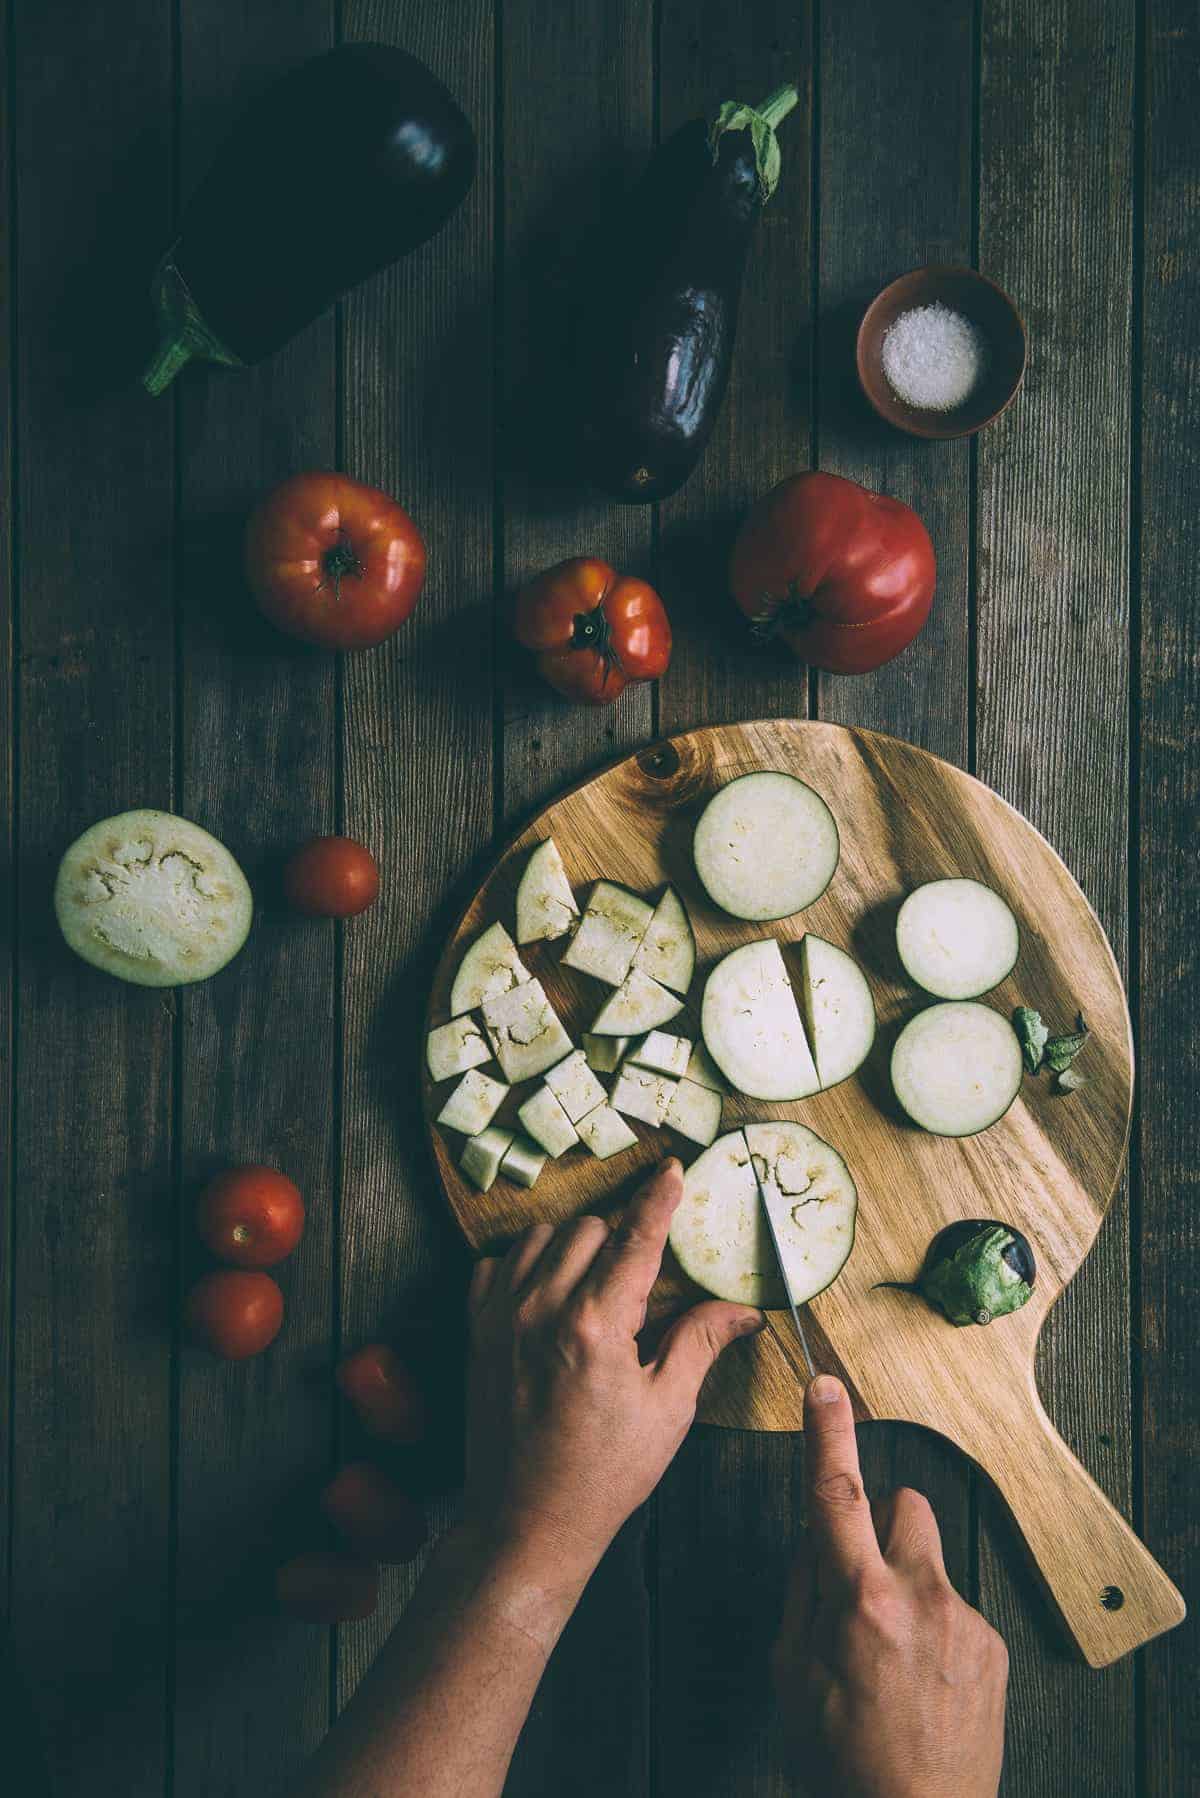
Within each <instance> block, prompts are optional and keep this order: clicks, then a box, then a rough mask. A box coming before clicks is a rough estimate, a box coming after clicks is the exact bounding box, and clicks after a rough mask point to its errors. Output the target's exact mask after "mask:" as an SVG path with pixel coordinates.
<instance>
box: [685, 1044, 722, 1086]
mask: <svg viewBox="0 0 1200 1798" xmlns="http://www.w3.org/2000/svg"><path fill="white" fill-rule="evenodd" d="M683 1077H684V1079H685V1080H691V1081H693V1082H694V1083H695V1085H697V1086H706V1087H707V1088H708V1090H709V1091H710V1092H713V1093H727V1092H728V1091H729V1088H728V1087H727V1086H726V1084H725V1082H724V1081H723V1080H722V1078H721V1076H720V1074H719V1072H718V1071H717V1067H716V1064H715V1062H714V1061H713V1058H712V1056H711V1055H710V1054H709V1052H708V1050H707V1049H706V1048H705V1047H704V1044H703V1043H702V1042H698V1043H694V1044H693V1045H692V1053H691V1055H690V1056H689V1057H688V1064H687V1066H686V1068H685V1069H684V1070H683Z"/></svg>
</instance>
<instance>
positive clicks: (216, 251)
mask: <svg viewBox="0 0 1200 1798" xmlns="http://www.w3.org/2000/svg"><path fill="white" fill-rule="evenodd" d="M474 173H475V136H474V133H473V132H472V130H471V126H470V123H469V121H468V120H467V118H466V116H465V115H464V113H463V112H462V110H461V109H460V107H459V106H458V105H457V103H456V102H455V100H454V99H453V97H452V96H451V94H450V93H449V92H448V91H447V89H446V88H445V87H443V85H442V83H441V82H440V81H439V80H438V79H437V77H436V75H434V74H432V73H431V72H430V70H429V69H427V68H426V67H425V65H424V64H423V63H421V62H418V61H417V59H416V57H414V56H409V55H408V54H407V53H406V52H405V51H403V50H396V49H393V48H391V47H390V46H388V45H386V44H347V45H344V46H343V47H342V48H340V49H337V50H330V51H329V52H328V53H327V54H326V55H324V56H317V57H314V58H313V60H312V61H311V62H306V63H303V64H301V66H300V67H299V68H297V69H295V70H294V71H293V72H292V73H290V74H288V75H285V76H284V77H283V78H282V79H281V80H279V81H277V82H276V83H275V84H274V85H273V86H272V87H271V88H269V89H268V90H267V92H266V93H264V94H262V95H261V96H260V97H259V98H258V99H257V100H256V101H255V102H254V103H253V105H252V106H251V107H250V108H249V110H248V111H247V112H245V113H243V115H242V117H241V118H240V119H239V120H238V122H237V123H236V124H235V126H234V128H233V130H232V132H231V133H230V135H229V136H228V137H227V138H226V139H225V142H224V143H223V145H222V146H221V148H220V149H219V150H218V152H217V155H216V157H215V159H214V161H213V163H212V166H211V167H210V168H209V170H208V173H207V174H206V175H205V177H204V179H203V181H202V182H201V183H200V185H199V187H198V188H197V189H196V191H195V193H194V194H193V195H192V197H191V199H190V200H189V201H188V204H187V206H186V208H185V210H184V214H183V220H182V223H181V225H180V228H179V233H178V236H177V237H176V239H175V241H174V243H172V244H171V246H170V248H169V249H168V250H167V252H166V254H165V256H164V257H163V259H162V261H161V262H160V263H159V266H158V269H157V271H156V273H155V277H154V289H153V298H154V303H155V309H156V311H157V313H158V316H159V322H160V325H161V327H162V341H161V344H160V346H159V349H158V351H157V353H156V355H155V357H154V360H153V361H152V362H151V364H150V366H149V368H148V369H147V370H146V373H145V374H144V376H143V377H142V379H143V382H144V384H145V386H146V387H147V388H148V389H149V391H150V392H151V393H161V392H162V390H163V388H164V387H166V386H167V384H168V382H170V381H171V380H172V379H173V378H174V376H175V375H176V374H177V373H178V371H179V370H180V369H181V368H182V367H183V365H184V363H185V362H187V361H188V360H190V358H192V357H193V356H200V357H205V358H207V359H208V360H209V361H213V362H225V363H233V364H237V363H245V362H257V361H259V360H260V359H261V358H262V357H263V356H269V355H270V354H271V353H272V352H273V351H274V350H277V349H279V348H280V347H281V346H282V345H283V344H285V343H286V342H287V341H288V339H289V338H291V337H294V336H295V334H296V332H297V331H299V330H300V329H301V328H302V327H303V326H304V325H307V324H308V323H309V322H310V321H311V320H312V319H314V318H316V317H317V316H318V314H320V313H322V312H324V311H325V310H326V308H327V307H329V306H330V305H332V303H333V301H334V300H336V299H337V297H338V295H339V294H342V293H345V292H346V291H347V290H348V289H349V288H351V287H355V286H357V285H358V283H359V282H360V281H363V280H365V279H366V277H367V276H368V275H372V274H374V273H375V272H376V270H377V269H381V268H383V267H385V266H386V264H388V263H389V262H394V261H395V260H396V258H397V257H398V256H402V255H404V254H405V252H406V251H408V250H412V249H415V247H416V246H417V245H418V244H421V243H424V242H425V240H426V239H427V238H430V237H432V236H433V235H434V233H435V232H436V231H439V230H440V229H441V227H442V226H443V225H444V224H445V223H446V220H447V219H448V218H449V217H450V215H451V213H452V212H453V211H454V210H455V208H456V207H457V206H458V205H459V204H460V202H461V201H462V199H463V196H464V195H465V194H466V192H467V189H468V188H469V187H470V185H471V181H472V179H473V177H474Z"/></svg>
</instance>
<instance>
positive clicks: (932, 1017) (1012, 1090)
mask: <svg viewBox="0 0 1200 1798" xmlns="http://www.w3.org/2000/svg"><path fill="white" fill-rule="evenodd" d="M1022 1067H1023V1061H1022V1057H1021V1044H1020V1042H1019V1041H1018V1038H1017V1033H1016V1031H1015V1030H1014V1029H1013V1027H1012V1025H1011V1024H1010V1023H1009V1021H1008V1019H1007V1018H1005V1017H1001V1015H1000V1013H999V1012H998V1011H993V1010H992V1008H991V1007H990V1006H989V1005H975V1004H972V1003H970V1002H969V1001H963V1000H959V1001H954V1002H952V1003H949V1004H945V1005H931V1006H930V1007H929V1009H928V1010H927V1011H920V1012H918V1013H917V1015H916V1017H915V1018H913V1019H912V1020H911V1021H910V1022H909V1023H907V1024H906V1025H905V1026H904V1029H903V1030H902V1031H901V1032H900V1035H899V1036H898V1037H897V1038H896V1046H895V1048H894V1049H893V1050H892V1087H893V1090H894V1091H895V1094H896V1097H897V1099H898V1100H899V1101H900V1104H901V1105H902V1106H903V1107H904V1110H905V1111H906V1112H907V1113H908V1115H909V1117H910V1118H911V1119H912V1121H913V1123H914V1124H919V1125H920V1126H921V1128H922V1130H929V1131H931V1132H932V1133H933V1135H935V1136H974V1135H975V1134H976V1133H977V1132H978V1131H980V1130H986V1129H987V1128H988V1127H989V1125H991V1124H994V1123H996V1122H997V1120H998V1119H1000V1118H1002V1117H1003V1116H1004V1114H1005V1112H1006V1111H1007V1110H1008V1108H1009V1106H1010V1105H1011V1104H1012V1102H1013V1100H1014V1099H1015V1098H1016V1096H1017V1094H1018V1092H1019V1091H1020V1090H1021V1070H1022Z"/></svg>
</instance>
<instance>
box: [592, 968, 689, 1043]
mask: <svg viewBox="0 0 1200 1798" xmlns="http://www.w3.org/2000/svg"><path fill="white" fill-rule="evenodd" d="M682 1010H683V1000H682V999H679V998H677V997H676V995H675V994H674V993H671V992H668V991H667V989H666V987H665V986H659V984H658V982H657V980H651V978H650V976H649V975H648V974H643V973H642V972H641V970H640V969H638V968H633V969H631V970H630V972H629V973H628V974H627V975H626V976H625V979H624V981H623V983H622V984H621V985H620V986H619V987H618V988H617V990H616V992H615V993H614V994H613V995H612V997H611V998H610V999H608V1000H607V1001H606V1002H605V1004H604V1005H602V1006H601V1008H600V1010H599V1012H598V1013H597V1015H596V1017H595V1018H594V1019H593V1022H592V1035H593V1036H626V1037H629V1036H641V1035H642V1034H643V1032H648V1031H650V1030H657V1029H658V1028H659V1026H660V1025H662V1024H669V1023H670V1022H671V1019H672V1018H674V1017H678V1015H679V1013H680V1012H681V1011H682Z"/></svg>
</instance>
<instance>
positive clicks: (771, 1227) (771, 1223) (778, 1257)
mask: <svg viewBox="0 0 1200 1798" xmlns="http://www.w3.org/2000/svg"><path fill="white" fill-rule="evenodd" d="M758 1202H759V1204H760V1205H761V1206H762V1209H763V1216H764V1217H765V1218H766V1220H767V1235H768V1236H769V1237H770V1238H771V1247H772V1248H773V1249H774V1251H775V1264H776V1266H777V1267H778V1269H779V1277H780V1279H781V1280H782V1281H783V1290H784V1291H785V1292H786V1293H787V1302H788V1310H789V1311H790V1312H791V1314H792V1322H793V1323H794V1324H795V1326H796V1334H797V1336H798V1337H799V1338H800V1347H801V1349H802V1350H803V1352H804V1363H805V1366H806V1367H807V1368H808V1377H809V1379H810V1380H813V1379H815V1378H816V1375H817V1370H816V1368H815V1367H814V1366H813V1358H812V1355H811V1354H810V1352H809V1347H808V1337H807V1336H806V1335H805V1334H804V1325H803V1324H802V1323H801V1322H800V1313H799V1312H798V1311H797V1309H796V1301H795V1299H794V1298H793V1297H792V1285H791V1281H790V1280H789V1279H788V1277H787V1269H786V1268H785V1267H784V1265H783V1255H782V1253H781V1252H780V1248H779V1238H778V1236H777V1235H776V1234H775V1220H774V1218H773V1217H772V1216H771V1207H770V1206H769V1205H768V1204H767V1201H766V1196H765V1194H764V1193H763V1189H762V1187H761V1186H760V1187H759V1189H758Z"/></svg>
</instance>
